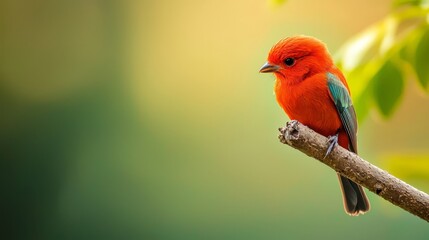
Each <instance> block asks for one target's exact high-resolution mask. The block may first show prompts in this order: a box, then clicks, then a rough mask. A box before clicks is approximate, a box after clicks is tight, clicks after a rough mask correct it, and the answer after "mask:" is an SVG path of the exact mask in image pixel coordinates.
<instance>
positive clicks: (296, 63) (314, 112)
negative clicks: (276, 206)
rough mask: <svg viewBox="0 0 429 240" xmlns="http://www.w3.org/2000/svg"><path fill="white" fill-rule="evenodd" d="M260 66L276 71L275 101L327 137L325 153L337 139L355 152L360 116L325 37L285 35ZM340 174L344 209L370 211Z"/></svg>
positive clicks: (360, 193)
mask: <svg viewBox="0 0 429 240" xmlns="http://www.w3.org/2000/svg"><path fill="white" fill-rule="evenodd" d="M259 72H261V73H274V75H275V76H276V83H275V93H276V98H277V102H278V103H279V105H280V106H281V107H282V108H283V110H284V111H285V112H286V114H287V115H288V116H289V118H290V119H295V120H298V121H299V122H301V123H303V124H304V125H306V126H308V127H310V128H311V129H313V130H314V131H316V132H318V133H320V134H322V135H324V136H326V137H329V139H330V143H331V144H330V146H329V148H328V150H327V152H326V155H328V154H329V153H330V152H331V150H332V148H333V147H334V146H335V145H336V144H337V143H338V144H339V145H340V146H342V147H344V148H345V149H348V150H349V151H352V152H354V153H357V139H356V133H357V120H356V113H355V110H354V108H353V104H352V100H351V98H350V90H349V87H348V85H347V82H346V79H345V77H344V75H343V74H342V73H341V71H340V70H339V69H338V68H337V67H336V66H335V65H334V63H333V61H332V57H331V55H330V54H329V52H328V50H327V48H326V46H325V44H324V43H322V42H321V41H319V40H317V39H315V38H313V37H307V36H295V37H288V38H286V39H283V40H281V41H280V42H278V43H277V44H276V45H274V47H273V48H272V49H271V51H270V53H269V54H268V62H267V63H265V65H263V66H262V68H261V69H260V70H259ZM338 178H339V180H340V186H341V190H342V193H343V203H344V210H345V211H346V213H347V214H349V215H352V216H357V215H359V214H363V213H365V212H367V211H369V208H370V205H369V201H368V198H367V197H366V195H365V192H364V190H363V189H362V187H361V186H359V185H358V184H356V183H355V182H353V181H351V180H350V179H348V178H346V177H343V176H341V175H340V174H338Z"/></svg>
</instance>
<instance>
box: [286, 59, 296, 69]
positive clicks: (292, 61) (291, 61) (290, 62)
mask: <svg viewBox="0 0 429 240" xmlns="http://www.w3.org/2000/svg"><path fill="white" fill-rule="evenodd" d="M284 63H285V64H286V66H289V67H290V66H292V65H294V64H295V59H293V58H286V59H285V60H284Z"/></svg>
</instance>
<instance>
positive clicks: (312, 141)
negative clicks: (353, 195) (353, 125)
mask: <svg viewBox="0 0 429 240" xmlns="http://www.w3.org/2000/svg"><path fill="white" fill-rule="evenodd" d="M279 131H280V133H281V134H280V135H279V139H280V142H282V143H284V144H287V145H289V146H291V147H293V148H296V149H298V150H300V151H301V152H303V153H305V154H307V155H308V156H310V157H313V158H315V159H317V160H319V161H320V162H322V163H324V164H326V165H328V166H329V167H330V168H332V169H334V170H335V171H337V172H339V173H340V174H341V175H343V176H345V177H347V178H349V179H351V180H353V181H354V182H356V183H358V184H360V185H362V186H363V187H366V188H368V189H369V190H370V191H371V192H373V193H375V194H377V195H378V196H380V197H382V198H384V199H386V200H387V201H389V202H391V203H393V204H395V205H396V206H398V207H401V208H402V209H404V210H406V211H408V212H410V213H412V214H414V215H416V216H418V217H420V218H422V219H424V220H426V221H427V222H429V195H428V194H426V193H424V192H422V191H420V190H418V189H416V188H414V187H413V186H411V185H409V184H407V183H405V182H403V181H401V180H400V179H398V178H396V177H394V176H392V175H390V174H389V173H388V172H386V171H384V170H382V169H380V168H378V167H376V166H374V165H372V164H371V163H369V162H367V161H365V160H364V159H362V158H361V157H359V156H358V155H356V154H354V153H352V152H350V151H348V150H346V149H344V148H342V147H341V146H339V145H337V146H336V147H335V148H334V149H333V150H332V152H331V153H330V154H329V155H328V156H327V157H326V158H324V156H325V153H326V150H327V148H328V146H329V143H328V140H327V138H326V137H324V136H322V135H320V134H318V133H316V132H314V131H313V130H311V129H310V128H308V127H306V126H304V125H303V124H301V123H299V122H298V121H296V120H293V121H290V122H288V123H287V124H286V127H284V128H280V129H279Z"/></svg>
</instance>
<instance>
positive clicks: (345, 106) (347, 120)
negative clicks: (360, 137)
mask: <svg viewBox="0 0 429 240" xmlns="http://www.w3.org/2000/svg"><path fill="white" fill-rule="evenodd" d="M327 80H328V89H329V94H330V96H331V99H332V101H333V102H334V104H335V107H336V108H337V112H338V115H339V116H340V119H341V123H342V124H343V127H344V130H345V131H346V133H347V136H348V137H349V140H350V146H349V148H350V150H351V151H352V152H355V153H357V119H356V112H355V109H354V107H353V103H352V100H351V98H350V94H349V91H348V90H347V88H346V87H345V86H344V84H343V83H342V82H341V80H340V79H339V78H338V77H337V76H336V75H334V74H332V73H329V72H328V73H327Z"/></svg>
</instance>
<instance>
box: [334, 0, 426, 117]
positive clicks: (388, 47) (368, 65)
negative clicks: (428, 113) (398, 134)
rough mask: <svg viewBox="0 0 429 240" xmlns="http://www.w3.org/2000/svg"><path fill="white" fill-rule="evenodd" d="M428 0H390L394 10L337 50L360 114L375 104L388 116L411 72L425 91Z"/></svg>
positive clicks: (365, 114)
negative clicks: (392, 0)
mask: <svg viewBox="0 0 429 240" xmlns="http://www.w3.org/2000/svg"><path fill="white" fill-rule="evenodd" d="M428 3H429V1H425V0H418V1H417V0H396V1H394V2H393V9H392V13H390V14H389V15H388V16H386V17H385V18H384V19H382V20H381V21H380V22H378V23H376V24H374V25H373V26H370V27H368V28H367V29H366V30H364V31H363V32H361V33H359V34H358V35H356V36H355V37H353V38H352V39H350V40H349V41H348V42H346V43H345V44H344V45H343V46H342V48H341V49H340V50H339V52H338V53H337V55H336V56H335V59H336V62H337V64H338V66H339V67H340V68H341V69H342V70H343V72H344V74H345V75H346V76H347V79H348V82H349V85H350V87H351V88H352V89H353V94H354V95H353V98H354V103H355V106H356V111H357V112H358V114H357V115H358V117H359V118H360V120H362V119H363V118H365V117H366V116H367V114H368V111H369V109H370V108H371V107H373V106H374V105H375V107H376V108H377V109H378V110H379V112H380V113H381V114H382V115H383V116H384V117H386V118H387V117H389V116H391V115H392V113H393V112H394V110H395V107H396V106H397V105H398V101H399V100H400V97H401V95H402V92H403V89H404V82H405V80H406V79H407V78H409V77H410V76H415V77H416V78H417V79H418V82H419V83H420V86H421V87H422V88H423V89H424V90H426V91H428V85H429V64H428V61H427V56H429V23H428V19H429V5H428Z"/></svg>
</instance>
